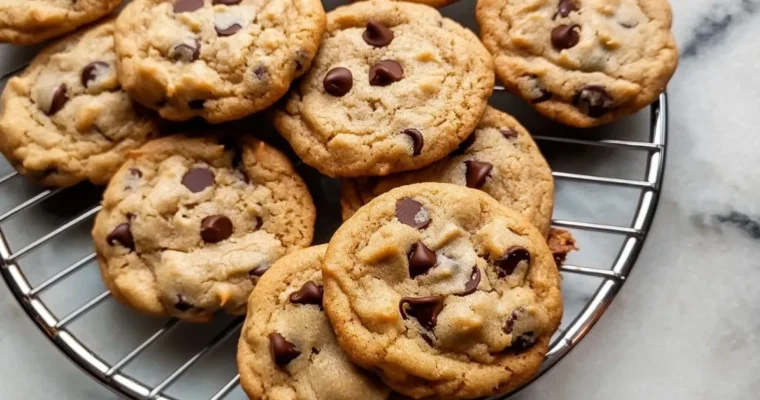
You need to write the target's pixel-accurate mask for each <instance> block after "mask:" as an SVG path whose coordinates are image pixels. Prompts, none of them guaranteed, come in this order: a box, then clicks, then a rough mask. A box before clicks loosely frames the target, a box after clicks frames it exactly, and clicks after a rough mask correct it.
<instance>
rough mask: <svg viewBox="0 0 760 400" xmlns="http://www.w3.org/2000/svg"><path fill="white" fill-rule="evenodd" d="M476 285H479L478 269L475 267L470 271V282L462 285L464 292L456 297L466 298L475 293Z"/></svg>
mask: <svg viewBox="0 0 760 400" xmlns="http://www.w3.org/2000/svg"><path fill="white" fill-rule="evenodd" d="M478 285H480V268H478V267H477V266H476V267H473V269H472V275H470V280H469V281H467V283H465V285H464V292H462V293H460V294H459V295H458V296H467V295H470V294H473V293H475V291H476V290H478Z"/></svg>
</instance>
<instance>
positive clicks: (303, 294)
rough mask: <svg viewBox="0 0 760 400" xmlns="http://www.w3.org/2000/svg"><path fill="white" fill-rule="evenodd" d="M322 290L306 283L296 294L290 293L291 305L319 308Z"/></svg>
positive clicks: (312, 283)
mask: <svg viewBox="0 0 760 400" xmlns="http://www.w3.org/2000/svg"><path fill="white" fill-rule="evenodd" d="M324 290H325V289H324V286H322V285H317V284H316V283H314V282H313V281H308V282H306V283H304V284H303V286H301V289H299V290H298V291H297V292H293V293H291V294H290V297H289V299H290V302H291V303H296V304H314V305H318V306H319V307H320V308H321V307H322V296H323V295H324Z"/></svg>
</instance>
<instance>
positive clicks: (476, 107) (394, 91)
mask: <svg viewBox="0 0 760 400" xmlns="http://www.w3.org/2000/svg"><path fill="white" fill-rule="evenodd" d="M493 83H494V76H493V66H492V61H491V56H490V55H489V54H488V52H487V51H486V50H485V48H484V47H483V45H482V44H481V43H480V42H479V41H478V40H477V38H476V37H475V35H474V34H473V33H472V32H471V31H469V30H467V29H466V28H464V27H462V26H461V25H459V24H457V23H456V22H454V21H452V20H450V19H448V18H444V17H442V16H441V14H440V13H439V12H438V11H437V10H435V9H433V8H431V7H428V6H425V5H421V4H411V3H405V2H391V1H384V0H377V1H362V2H358V3H353V4H350V5H346V6H342V7H339V8H337V9H335V10H334V11H331V12H330V13H329V14H328V16H327V33H326V35H325V38H324V39H323V41H322V46H321V47H320V50H319V53H318V54H317V57H316V58H315V59H314V65H313V68H312V69H311V70H310V71H309V73H308V74H306V75H305V76H304V78H303V79H302V80H301V82H300V85H299V86H298V87H297V88H295V90H293V91H291V94H290V95H289V97H288V99H287V101H286V102H284V104H283V106H282V107H281V108H280V109H278V110H277V112H276V113H275V118H274V121H275V126H276V127H277V130H278V131H280V133H281V134H282V135H283V136H284V137H285V138H286V139H287V140H288V141H289V142H290V144H291V146H292V147H293V149H294V150H295V152H296V153H297V154H298V155H299V156H300V157H301V158H302V159H303V160H304V161H305V162H306V163H307V164H309V165H311V166H313V167H315V168H316V169H318V170H319V171H320V172H322V173H323V174H325V175H329V176H332V177H337V176H340V177H358V176H371V175H387V174H390V173H393V172H399V171H406V170H410V169H417V168H421V167H424V166H426V165H428V164H430V163H432V162H434V161H437V160H438V159H440V158H442V157H444V156H445V155H446V154H448V153H450V152H451V151H452V150H454V149H455V148H456V147H457V146H458V145H459V143H460V142H461V141H463V140H464V139H465V138H466V137H467V135H469V134H470V132H472V130H473V129H474V128H475V126H476V125H477V123H478V121H479V120H480V117H481V116H482V115H483V113H484V112H485V107H486V101H487V99H488V97H489V96H490V95H491V92H492V90H493Z"/></svg>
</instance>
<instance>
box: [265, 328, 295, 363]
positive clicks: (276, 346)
mask: <svg viewBox="0 0 760 400" xmlns="http://www.w3.org/2000/svg"><path fill="white" fill-rule="evenodd" d="M269 350H270V352H271V354H272V360H274V363H275V364H277V365H278V366H280V367H284V366H286V365H288V363H290V362H291V361H293V360H294V359H295V358H296V357H298V356H300V355H301V352H300V351H298V349H297V348H296V346H295V345H294V344H293V343H290V342H288V341H287V340H286V339H285V338H284V337H282V335H280V334H279V333H277V332H272V333H270V334H269Z"/></svg>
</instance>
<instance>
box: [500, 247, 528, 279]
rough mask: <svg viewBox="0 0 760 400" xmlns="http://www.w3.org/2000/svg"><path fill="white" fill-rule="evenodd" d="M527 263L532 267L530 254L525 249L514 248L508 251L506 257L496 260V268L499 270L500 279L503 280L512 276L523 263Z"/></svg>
mask: <svg viewBox="0 0 760 400" xmlns="http://www.w3.org/2000/svg"><path fill="white" fill-rule="evenodd" d="M523 261H525V262H527V263H528V266H530V252H529V251H528V249H526V248H524V247H512V248H510V249H509V250H507V254H505V255H504V257H502V258H500V259H498V260H496V266H497V267H498V268H499V277H500V278H503V277H505V276H507V275H512V273H513V272H515V269H517V266H518V265H519V264H520V263H521V262H523Z"/></svg>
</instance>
